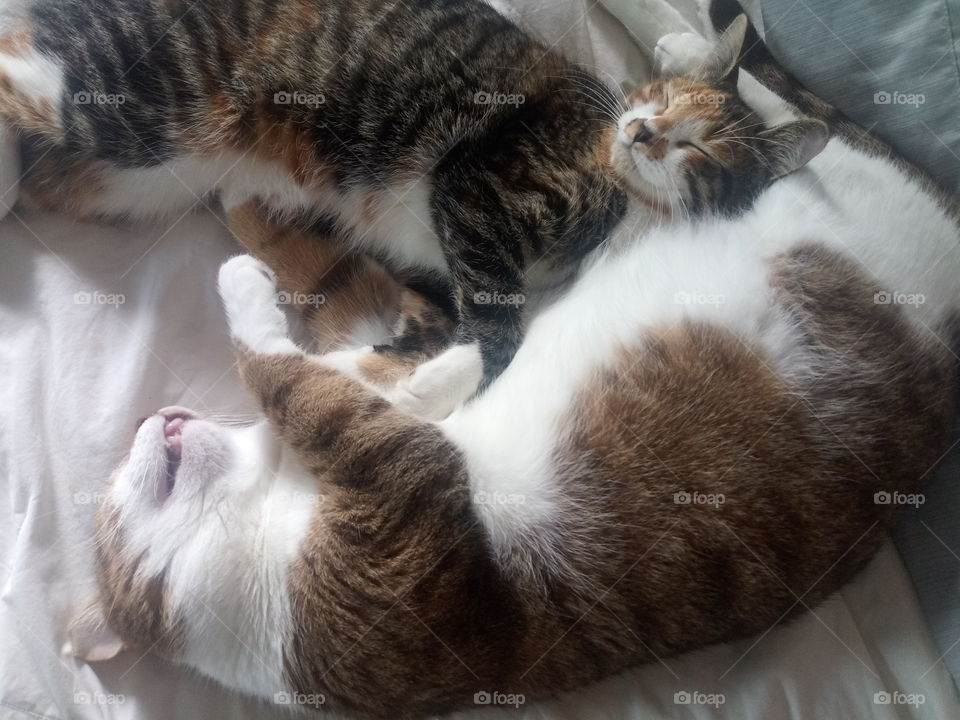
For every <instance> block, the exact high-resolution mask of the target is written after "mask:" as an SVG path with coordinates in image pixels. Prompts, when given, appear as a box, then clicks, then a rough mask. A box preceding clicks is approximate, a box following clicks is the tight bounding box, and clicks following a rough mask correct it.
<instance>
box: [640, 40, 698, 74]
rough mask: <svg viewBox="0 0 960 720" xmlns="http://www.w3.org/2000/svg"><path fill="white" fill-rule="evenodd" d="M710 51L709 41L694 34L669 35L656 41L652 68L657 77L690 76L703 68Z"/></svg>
mask: <svg viewBox="0 0 960 720" xmlns="http://www.w3.org/2000/svg"><path fill="white" fill-rule="evenodd" d="M712 49H713V44H712V43H711V42H710V41H709V40H705V39H704V38H702V37H700V36H699V35H696V34H694V33H670V34H669V35H664V36H663V37H662V38H660V40H659V41H657V47H656V48H654V50H653V61H654V67H655V69H656V71H657V74H659V75H667V76H677V75H690V74H691V73H693V72H694V71H696V70H698V69H699V68H700V67H702V66H703V64H704V63H705V62H706V60H707V58H708V57H709V56H710V52H711V50H712Z"/></svg>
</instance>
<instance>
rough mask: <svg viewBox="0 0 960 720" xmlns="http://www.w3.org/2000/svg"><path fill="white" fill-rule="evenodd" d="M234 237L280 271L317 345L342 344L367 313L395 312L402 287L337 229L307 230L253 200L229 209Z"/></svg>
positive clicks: (384, 314)
mask: <svg viewBox="0 0 960 720" xmlns="http://www.w3.org/2000/svg"><path fill="white" fill-rule="evenodd" d="M227 219H228V222H229V224H230V229H231V230H232V231H233V234H234V236H235V237H236V238H237V240H239V242H240V244H241V245H243V246H244V247H245V248H246V249H247V250H249V251H250V252H251V253H253V254H254V255H256V256H257V257H259V258H260V259H261V260H263V261H264V262H265V263H267V265H269V266H270V267H271V268H272V269H273V271H274V272H275V273H276V274H277V284H278V287H279V288H280V290H281V291H283V292H285V293H287V295H288V296H289V299H290V300H291V302H292V303H293V304H294V305H295V306H296V307H299V308H300V309H301V310H303V311H304V312H305V313H306V316H307V323H308V325H309V327H310V331H311V334H312V336H313V337H314V338H315V339H316V341H317V343H318V349H319V350H320V351H325V350H328V349H334V348H337V347H340V346H342V345H343V344H344V342H345V341H346V340H347V339H348V338H349V337H350V335H351V332H352V331H353V329H354V328H355V326H356V323H357V322H358V321H360V320H363V319H365V318H377V317H379V318H384V319H385V322H387V323H388V324H389V319H390V318H393V317H395V315H396V312H397V306H398V305H399V302H400V293H401V289H400V286H399V285H398V284H397V283H396V281H395V280H393V278H391V277H390V275H389V274H388V273H387V272H386V271H385V270H384V269H383V268H381V267H380V266H379V265H377V264H376V263H374V262H372V261H370V260H368V259H367V258H365V257H363V256H361V255H359V254H357V253H356V252H353V251H351V250H350V249H348V248H347V247H346V246H345V244H344V243H343V241H342V240H341V239H340V238H339V236H337V235H336V234H335V233H332V232H331V234H329V235H327V236H322V235H319V234H318V233H317V232H315V231H313V232H308V231H305V230H302V229H299V228H297V227H295V226H293V225H289V224H281V223H278V222H276V221H274V220H272V219H271V218H270V215H269V211H268V210H267V208H266V207H265V206H263V205H262V204H261V203H260V202H259V201H257V200H251V201H249V202H247V203H244V204H243V205H240V206H238V207H237V208H235V209H233V210H231V211H230V213H229V214H228V218H227Z"/></svg>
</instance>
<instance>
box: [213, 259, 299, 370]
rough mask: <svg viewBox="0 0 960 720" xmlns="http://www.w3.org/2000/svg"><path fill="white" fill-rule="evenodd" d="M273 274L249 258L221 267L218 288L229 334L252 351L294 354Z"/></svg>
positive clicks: (232, 261) (231, 260)
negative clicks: (278, 303) (278, 300)
mask: <svg viewBox="0 0 960 720" xmlns="http://www.w3.org/2000/svg"><path fill="white" fill-rule="evenodd" d="M275 277H276V276H275V275H274V274H273V271H272V270H270V268H269V267H267V265H266V264H265V263H263V262H261V261H260V260H257V259H256V258H254V257H252V256H251V255H238V256H237V257H233V258H230V259H229V260H227V261H226V262H225V263H224V264H223V265H221V266H220V274H219V276H218V279H217V287H218V289H219V291H220V297H221V298H222V299H223V307H224V310H226V313H227V323H228V324H229V326H230V334H231V335H232V336H233V337H234V339H236V340H237V341H239V342H241V343H243V344H244V345H246V346H247V347H249V348H250V349H251V350H253V351H254V352H258V353H278V352H296V351H297V348H296V345H294V343H293V342H292V341H291V340H290V339H289V337H288V330H287V318H286V316H284V314H283V311H282V310H280V308H279V307H277V283H276V279H275Z"/></svg>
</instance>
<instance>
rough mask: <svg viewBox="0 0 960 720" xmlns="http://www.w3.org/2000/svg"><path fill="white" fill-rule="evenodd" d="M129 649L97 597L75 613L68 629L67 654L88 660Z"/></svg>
mask: <svg viewBox="0 0 960 720" xmlns="http://www.w3.org/2000/svg"><path fill="white" fill-rule="evenodd" d="M127 649H128V648H127V644H126V643H125V642H124V641H123V639H122V638H121V637H120V636H119V635H117V633H115V632H114V631H113V629H112V628H111V627H110V624H109V623H108V622H107V618H106V615H104V612H103V605H102V604H101V603H100V601H99V599H97V598H93V599H91V600H90V602H88V603H87V604H86V605H85V606H84V607H83V609H82V610H80V612H78V613H77V614H76V615H74V617H73V619H72V620H71V621H70V626H69V628H68V629H67V641H66V642H65V643H64V645H63V653H64V654H65V655H73V656H74V657H77V658H80V659H81V660H86V661H87V662H99V661H102V660H109V659H110V658H113V657H116V656H117V655H119V654H120V653H122V652H123V651H124V650H127Z"/></svg>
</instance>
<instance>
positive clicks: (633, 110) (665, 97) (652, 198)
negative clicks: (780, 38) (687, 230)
mask: <svg viewBox="0 0 960 720" xmlns="http://www.w3.org/2000/svg"><path fill="white" fill-rule="evenodd" d="M746 28H747V21H746V18H745V17H743V16H741V18H739V19H738V20H737V21H735V22H734V23H732V24H731V25H730V27H729V28H728V29H727V31H726V32H724V34H723V35H722V36H721V37H720V39H719V40H718V42H717V43H716V45H715V46H714V47H713V49H712V50H711V52H710V54H709V56H708V57H707V58H706V60H705V61H704V62H703V64H702V65H701V66H700V67H699V68H698V69H697V70H696V71H695V72H693V73H691V74H690V75H687V76H683V77H664V78H660V79H657V80H655V81H653V82H652V83H650V84H649V85H646V86H644V87H641V88H639V89H637V90H635V91H634V92H632V93H630V94H629V96H627V98H626V109H625V110H624V111H623V113H622V114H621V115H620V117H619V120H618V122H617V126H616V127H615V128H613V129H612V130H611V132H610V133H609V136H608V152H609V164H610V166H611V168H612V170H613V173H614V174H615V175H616V176H617V177H618V178H619V180H620V182H621V183H622V184H623V185H624V186H625V187H626V189H627V190H629V191H630V192H632V193H633V194H634V195H635V196H637V197H639V198H640V199H641V200H643V201H644V202H646V203H647V204H649V205H653V206H654V207H657V208H659V209H661V210H663V211H666V212H669V213H675V214H679V215H688V216H694V217H696V216H703V215H709V214H719V215H731V214H736V213H738V212H741V211H743V210H745V209H748V208H749V207H750V206H751V205H752V203H753V201H754V200H755V199H756V197H757V196H758V195H759V194H760V192H761V191H763V190H764V189H765V188H767V187H768V186H769V185H770V184H771V183H773V182H774V181H775V180H776V179H777V178H779V177H782V176H784V175H787V174H789V173H791V172H793V171H795V170H797V169H799V168H801V167H803V166H804V165H806V164H807V163H808V162H809V161H810V160H811V159H812V158H814V157H815V156H816V155H817V154H818V153H819V152H820V151H821V150H822V149H823V148H824V146H825V145H826V143H827V141H828V139H829V131H828V128H827V126H826V125H825V124H824V123H822V122H820V121H818V120H812V119H803V120H797V121H794V122H788V123H786V124H783V125H779V126H776V127H772V128H766V127H764V124H763V121H762V119H761V118H760V117H759V116H758V115H757V114H755V113H754V112H753V111H752V110H751V109H750V108H749V107H748V106H747V105H746V104H745V103H744V102H743V101H742V100H741V99H740V96H739V95H738V92H737V79H738V63H737V61H738V58H739V55H740V51H741V48H742V46H743V41H744V36H745V32H746Z"/></svg>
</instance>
